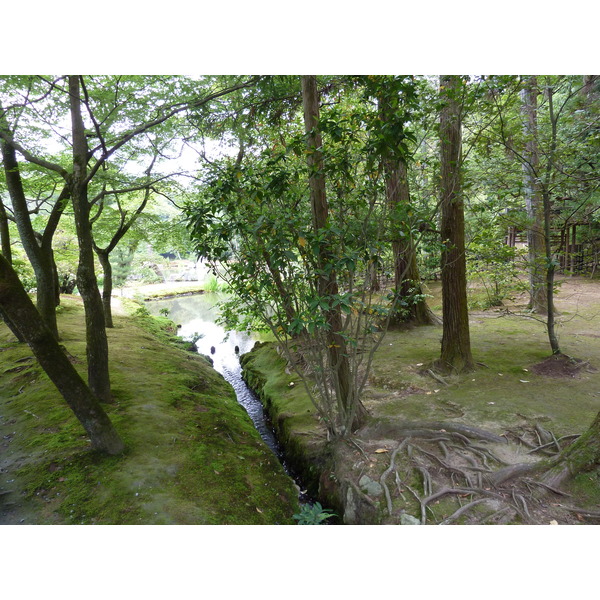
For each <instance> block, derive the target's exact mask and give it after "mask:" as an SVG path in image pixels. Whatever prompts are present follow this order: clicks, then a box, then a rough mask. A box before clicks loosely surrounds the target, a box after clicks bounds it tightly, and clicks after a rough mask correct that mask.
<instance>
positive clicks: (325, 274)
mask: <svg viewBox="0 0 600 600" xmlns="http://www.w3.org/2000/svg"><path fill="white" fill-rule="evenodd" d="M302 104H303V108H304V126H305V131H306V147H307V155H306V161H307V164H308V170H309V179H308V182H309V186H310V200H311V210H312V217H313V228H314V232H315V233H317V234H318V235H319V234H322V240H323V241H322V243H321V247H320V248H319V253H318V257H319V258H318V260H319V263H320V264H319V265H318V280H317V290H318V292H319V295H320V296H321V297H323V298H329V297H333V296H337V295H338V294H339V290H338V283H337V276H336V272H335V269H333V268H331V266H332V264H333V262H334V261H333V260H332V256H331V252H332V251H331V247H330V245H329V241H328V240H327V236H328V235H330V234H329V233H328V232H327V226H328V218H329V205H328V203H327V195H326V190H325V175H324V171H323V157H322V151H321V148H322V145H323V141H322V138H321V134H320V132H319V92H318V88H317V78H316V77H315V76H314V75H305V76H303V77H302ZM324 317H325V321H326V323H327V327H328V331H329V336H330V343H329V369H330V372H331V373H332V375H333V378H334V379H333V381H334V387H335V390H336V395H337V397H338V401H339V402H340V404H341V406H342V408H343V413H342V414H343V418H342V421H343V424H344V428H345V430H347V431H350V430H351V429H357V428H358V427H359V426H360V425H361V424H362V423H363V422H364V420H365V418H366V415H367V413H366V409H365V408H364V406H363V405H362V403H361V401H360V398H359V397H357V395H356V393H357V390H356V389H355V387H354V386H353V385H352V376H351V372H350V363H349V361H348V355H347V351H346V340H345V339H344V336H343V335H342V331H343V329H344V328H343V324H342V312H341V306H340V305H339V304H338V305H337V306H334V305H333V303H331V304H328V306H327V309H326V310H325V315H324Z"/></svg>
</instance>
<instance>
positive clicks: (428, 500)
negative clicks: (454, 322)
mask: <svg viewBox="0 0 600 600" xmlns="http://www.w3.org/2000/svg"><path fill="white" fill-rule="evenodd" d="M429 293H430V295H431V297H430V300H429V303H430V306H432V307H433V308H434V311H435V312H438V310H436V309H439V293H440V291H439V288H438V286H436V285H433V286H431V287H430V290H429ZM525 308H526V307H525V298H524V296H521V297H519V298H516V299H515V300H514V301H512V302H511V303H509V305H508V306H502V307H498V308H495V309H492V310H488V311H477V312H471V313H470V328H471V341H472V342H471V343H472V350H473V355H474V359H475V360H476V361H477V365H478V366H477V369H476V370H475V371H474V372H473V373H469V374H465V375H460V376H458V375H452V376H449V377H438V376H436V375H435V373H433V372H432V370H431V369H430V368H429V367H430V365H431V363H432V362H433V361H434V360H435V358H437V356H438V355H439V342H440V338H441V328H440V327H436V326H433V327H421V328H418V329H412V330H408V331H392V332H389V333H388V335H387V336H386V338H385V340H384V343H383V345H382V348H381V350H379V351H378V352H377V355H376V356H375V359H374V362H373V368H372V374H371V377H370V381H369V385H368V388H367V390H366V393H365V401H364V403H365V405H366V407H367V408H368V410H369V411H370V413H371V415H372V416H373V417H374V419H372V421H371V422H370V423H369V424H368V425H367V426H366V427H365V428H363V429H362V430H360V431H359V432H358V436H357V438H356V440H355V443H353V445H348V444H342V445H340V447H339V448H338V449H337V452H338V456H337V463H338V473H337V474H336V476H337V477H339V478H340V479H345V480H348V481H352V482H354V484H355V485H356V488H358V489H356V490H355V495H358V496H359V498H360V500H361V502H362V503H363V506H364V507H366V509H367V511H368V510H369V506H370V507H372V508H373V510H375V509H374V507H376V506H378V507H379V511H380V512H381V508H382V507H383V513H384V517H383V523H389V524H392V523H401V522H413V521H414V522H422V523H442V522H443V523H454V522H456V523H528V524H529V523H535V524H578V523H600V470H598V469H596V470H595V471H594V472H591V473H585V474H582V475H580V476H578V477H577V478H575V480H574V481H573V482H571V483H570V484H569V485H568V486H567V487H565V489H561V490H556V489H548V488H547V487H546V486H544V485H542V484H540V483H539V482H538V481H536V479H535V477H533V476H531V477H529V476H527V477H521V478H518V479H516V480H514V481H513V480H511V481H509V482H507V483H506V484H498V483H496V482H495V480H494V478H495V477H496V475H495V474H496V473H497V472H499V471H500V470H501V469H504V470H508V469H509V468H510V467H511V466H513V465H524V464H535V463H537V462H538V461H540V460H542V459H549V458H552V457H553V456H556V455H557V454H558V452H560V451H561V450H562V449H564V448H565V447H567V446H568V445H569V444H571V443H573V441H574V440H576V439H577V438H578V436H579V435H580V434H581V433H583V432H584V431H585V430H586V429H587V428H588V427H589V426H590V424H591V423H592V421H593V419H594V417H595V416H596V414H597V413H598V411H599V410H600V374H599V370H598V368H599V367H600V328H599V326H598V324H599V323H600V320H599V318H598V315H599V314H600V282H599V281H598V280H590V279H586V278H581V277H576V278H575V277H574V278H564V279H562V280H561V281H560V290H559V293H558V294H557V297H556V308H557V310H558V312H559V316H558V318H557V328H558V332H559V338H560V344H561V350H562V352H563V355H562V356H558V357H552V356H551V355H550V346H549V343H548V340H547V336H546V332H545V327H544V324H543V323H542V322H541V321H540V320H539V318H538V317H536V316H535V315H531V314H528V313H527V312H526V310H525ZM361 482H362V483H361Z"/></svg>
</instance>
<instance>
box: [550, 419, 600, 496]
mask: <svg viewBox="0 0 600 600" xmlns="http://www.w3.org/2000/svg"><path fill="white" fill-rule="evenodd" d="M541 464H542V466H544V465H546V466H545V468H544V469H543V470H542V475H541V480H542V481H543V482H544V483H545V484H547V485H550V486H552V487H556V488H559V487H560V486H561V485H562V484H564V483H565V482H566V481H567V480H569V479H571V478H572V477H574V476H575V475H577V474H579V473H586V472H589V471H592V470H593V469H596V468H598V466H600V413H598V414H597V415H596V418H595V419H594V422H593V423H592V425H591V426H590V428H589V429H588V430H587V431H586V432H585V433H584V434H583V435H582V436H581V437H580V438H578V439H577V440H576V441H575V442H573V443H572V444H571V445H570V446H568V447H567V448H565V449H564V450H563V451H562V452H561V453H560V454H559V455H558V456H557V457H556V458H553V459H550V460H549V461H544V462H543V463H541Z"/></svg>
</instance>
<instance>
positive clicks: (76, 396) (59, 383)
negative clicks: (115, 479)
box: [0, 255, 124, 454]
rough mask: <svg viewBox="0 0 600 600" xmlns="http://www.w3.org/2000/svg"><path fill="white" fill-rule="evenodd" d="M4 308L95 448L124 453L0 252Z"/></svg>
mask: <svg viewBox="0 0 600 600" xmlns="http://www.w3.org/2000/svg"><path fill="white" fill-rule="evenodd" d="M0 309H1V310H2V311H4V312H5V313H6V314H7V315H8V317H9V318H10V320H11V321H12V322H13V323H16V324H18V327H19V331H20V332H21V333H22V334H23V337H24V338H25V340H26V342H27V343H28V344H29V346H30V348H31V350H32V351H33V353H34V355H35V357H36V358H37V360H38V361H39V363H40V365H41V367H42V368H43V369H44V371H45V372H46V374H47V375H48V377H49V378H50V380H51V381H52V383H54V385H55V386H56V387H57V389H58V391H59V392H60V393H61V394H62V396H63V398H64V399H65V400H66V402H67V404H68V405H69V407H70V408H71V409H72V410H73V412H74V413H75V416H76V417H77V419H79V421H80V422H81V424H82V425H83V427H84V429H85V431H86V432H87V434H88V435H89V436H90V440H91V443H92V447H93V448H95V449H96V450H100V451H102V452H107V453H108V454H120V453H121V452H122V451H123V449H124V444H123V441H122V440H121V438H120V437H119V434H118V433H117V432H116V430H115V428H114V427H113V425H112V423H111V421H110V419H109V417H108V415H107V414H106V413H105V412H104V409H103V408H102V406H101V405H100V403H99V402H98V400H97V399H96V398H95V397H94V395H93V394H92V393H91V391H90V389H89V388H88V387H87V386H86V384H85V382H84V381H83V379H82V378H81V377H80V376H79V373H77V371H76V370H75V367H74V366H73V365H72V364H71V363H70V361H69V359H68V358H67V356H66V355H65V353H64V352H63V351H62V349H61V348H60V346H59V345H58V342H57V341H56V338H55V337H54V335H52V333H51V331H50V330H49V329H48V327H47V326H46V324H45V322H44V321H43V320H42V318H41V316H40V315H39V313H38V312H37V311H36V309H35V307H34V306H33V303H32V302H31V300H30V299H29V296H28V295H27V292H26V291H25V290H24V289H23V286H22V285H21V282H20V281H19V278H18V277H17V275H16V273H15V272H14V270H13V269H12V267H11V266H10V264H9V263H8V261H7V260H6V259H5V258H4V257H3V256H2V255H0Z"/></svg>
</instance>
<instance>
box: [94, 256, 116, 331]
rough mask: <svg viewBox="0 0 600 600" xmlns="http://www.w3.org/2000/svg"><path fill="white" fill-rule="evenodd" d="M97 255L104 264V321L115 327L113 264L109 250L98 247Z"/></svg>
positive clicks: (107, 324)
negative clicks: (113, 316) (112, 299)
mask: <svg viewBox="0 0 600 600" xmlns="http://www.w3.org/2000/svg"><path fill="white" fill-rule="evenodd" d="M96 255H97V256H98V260H99V261H100V265H101V266H102V273H103V275H104V280H103V281H104V283H103V284H102V307H103V309H104V321H105V322H106V326H107V327H114V324H113V318H112V308H111V298H112V290H113V276H112V265H111V264H110V255H109V253H108V252H106V251H103V250H99V249H98V248H96Z"/></svg>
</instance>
